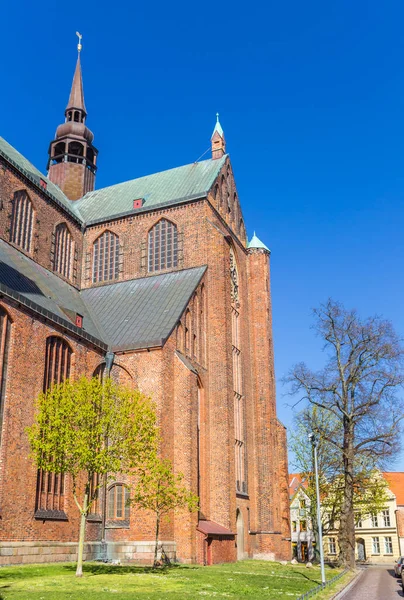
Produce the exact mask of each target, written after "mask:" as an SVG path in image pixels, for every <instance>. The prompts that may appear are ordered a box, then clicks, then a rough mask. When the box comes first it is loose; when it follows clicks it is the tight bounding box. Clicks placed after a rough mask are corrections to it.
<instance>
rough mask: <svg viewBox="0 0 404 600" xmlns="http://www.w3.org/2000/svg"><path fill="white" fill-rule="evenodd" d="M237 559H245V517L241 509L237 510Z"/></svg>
mask: <svg viewBox="0 0 404 600" xmlns="http://www.w3.org/2000/svg"><path fill="white" fill-rule="evenodd" d="M236 524H237V560H244V558H245V552H244V519H243V515H242V514H241V511H239V510H237V521H236Z"/></svg>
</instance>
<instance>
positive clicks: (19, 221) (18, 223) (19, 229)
mask: <svg viewBox="0 0 404 600" xmlns="http://www.w3.org/2000/svg"><path fill="white" fill-rule="evenodd" d="M33 220H34V210H33V207H32V203H31V200H30V199H29V196H28V194H27V192H26V191H25V190H21V191H20V192H16V193H15V194H14V198H13V209H12V213H11V227H10V242H13V243H14V244H17V246H20V248H22V249H23V250H26V251H27V252H30V250H31V241H32V225H33Z"/></svg>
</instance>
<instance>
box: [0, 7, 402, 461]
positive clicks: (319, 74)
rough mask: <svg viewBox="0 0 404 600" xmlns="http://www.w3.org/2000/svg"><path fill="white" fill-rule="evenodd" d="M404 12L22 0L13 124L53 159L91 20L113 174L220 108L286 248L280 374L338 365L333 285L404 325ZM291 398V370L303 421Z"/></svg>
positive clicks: (236, 153)
mask: <svg viewBox="0 0 404 600" xmlns="http://www.w3.org/2000/svg"><path fill="white" fill-rule="evenodd" d="M403 23H404V4H403V2H402V0H387V1H386V2H383V3H381V2H380V1H378V2H376V1H375V0H369V1H364V0H357V1H356V2H352V0H350V1H348V0H340V2H324V1H323V0H322V1H321V2H320V1H310V2H305V3H302V2H298V1H297V0H290V1H289V2H279V1H277V2H275V1H272V0H268V1H267V2H250V3H245V2H244V3H240V4H239V5H238V4H237V3H235V2H230V1H227V2H221V3H218V2H212V1H211V0H207V1H205V2H203V3H192V2H178V1H177V2H169V3H167V2H161V1H160V0H157V1H156V2H153V3H152V2H148V3H144V2H142V3H134V2H128V1H127V0H125V1H121V2H115V3H114V2H105V1H98V2H95V3H92V4H91V3H75V4H74V3H73V4H72V3H70V4H69V3H66V2H53V3H49V2H43V1H42V2H41V1H40V2H29V1H28V0H23V1H22V2H18V3H10V2H8V3H5V4H4V5H3V6H2V25H3V27H2V36H1V45H2V48H1V50H2V60H1V66H0V70H1V82H2V83H1V87H2V93H1V94H0V124H1V128H0V134H1V135H2V136H3V137H5V138H6V139H7V140H8V141H9V142H10V143H12V144H13V145H14V146H16V147H17V148H18V150H20V151H21V152H22V153H23V154H24V155H25V156H27V157H28V158H29V159H30V160H31V161H32V162H33V163H34V164H35V165H36V166H37V167H38V168H40V169H43V170H44V169H45V166H46V159H47V149H48V144H49V141H50V140H51V139H52V137H53V135H54V132H55V129H56V126H57V125H58V124H59V123H60V122H62V120H63V112H64V108H65V105H66V102H67V99H68V94H69V89H70V84H71V79H72V76H73V70H74V65H75V60H76V37H75V31H76V30H78V31H80V32H81V33H82V34H83V36H84V37H83V53H82V65H83V74H84V89H85V97H86V104H87V110H88V113H89V116H88V125H89V127H90V128H91V129H92V130H93V132H94V133H95V143H96V145H97V146H98V148H99V150H100V155H99V171H98V176H97V187H102V186H105V185H108V184H112V183H116V182H119V181H124V180H127V179H132V178H134V177H137V176H141V175H144V174H147V173H151V172H155V171H159V170H163V169H167V168H171V167H175V166H179V165H181V164H186V163H189V162H192V161H194V160H196V159H197V158H198V157H199V156H200V155H201V154H202V153H203V152H204V151H205V150H206V149H207V148H208V147H209V143H210V142H209V140H210V135H211V132H212V129H213V126H214V121H215V113H216V111H219V112H220V115H221V123H222V126H223V128H224V131H225V134H226V139H227V148H228V151H229V152H230V154H231V159H232V162H233V167H234V171H235V175H236V182H237V187H238V191H239V195H240V198H241V201H242V206H243V212H244V217H245V220H246V224H247V229H248V234H249V237H251V235H252V233H253V231H254V229H255V230H256V232H257V235H258V236H259V237H260V238H261V239H262V241H264V242H265V243H266V244H267V245H268V246H269V248H270V249H271V250H272V259H271V260H272V291H273V316H274V337H275V355H276V369H277V378H278V380H279V379H281V377H282V376H283V375H284V374H285V373H286V372H287V370H288V369H289V368H290V366H291V365H292V364H293V363H294V362H297V361H300V360H305V361H306V362H307V363H308V364H309V365H311V366H313V367H318V366H320V365H321V354H320V351H319V350H320V343H319V340H317V339H316V338H314V336H313V333H312V332H311V331H310V329H309V326H310V322H311V318H310V313H311V308H312V307H314V306H318V304H319V303H320V302H322V301H324V300H326V299H327V297H328V296H332V297H334V298H335V299H338V300H340V301H342V302H344V303H345V304H346V305H347V306H348V307H356V308H357V309H358V310H359V311H360V313H361V314H362V315H364V316H366V315H370V314H374V313H378V314H381V315H384V316H385V317H387V318H389V319H391V320H392V321H393V323H394V325H395V327H396V329H397V330H398V331H399V333H400V334H402V335H404V314H403V300H402V296H403V264H404V245H403V222H404V203H403V198H404V35H403ZM286 402H288V400H287V399H286V398H285V397H284V396H283V390H282V385H281V383H280V382H279V383H278V414H279V416H280V418H281V420H283V422H285V423H286V424H287V425H289V424H290V422H291V411H290V409H289V408H287V407H286V406H285V403H286ZM394 468H395V469H397V470H399V469H400V470H404V458H401V459H400V461H399V462H398V463H397V464H396V465H392V469H394Z"/></svg>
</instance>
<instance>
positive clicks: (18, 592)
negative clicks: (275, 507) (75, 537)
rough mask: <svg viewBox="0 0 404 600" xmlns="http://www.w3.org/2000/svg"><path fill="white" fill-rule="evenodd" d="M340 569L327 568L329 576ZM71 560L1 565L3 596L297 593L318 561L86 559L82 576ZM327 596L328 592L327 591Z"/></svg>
mask: <svg viewBox="0 0 404 600" xmlns="http://www.w3.org/2000/svg"><path fill="white" fill-rule="evenodd" d="M338 572H339V570H338V569H327V578H328V579H329V578H331V577H333V576H334V575H336V574H337V573H338ZM74 573H75V565H73V564H51V565H27V566H23V567H17V566H16V567H0V598H1V600H9V599H10V600H14V599H15V600H17V599H18V600H25V599H27V600H53V599H54V600H67V599H68V598H69V599H74V600H76V599H77V600H98V599H101V600H102V599H103V598H114V599H116V600H121V599H122V600H123V599H127V598H139V599H141V600H165V599H168V600H174V599H175V600H191V599H192V600H198V599H203V598H205V597H206V598H210V597H214V598H233V599H236V598H241V599H247V598H251V599H254V600H260V599H262V598H265V599H267V600H276V599H278V598H296V597H298V596H300V595H301V594H303V593H304V592H307V591H308V590H310V589H312V588H313V587H316V586H317V585H318V584H319V582H320V581H319V580H320V570H319V568H318V567H313V568H312V569H306V568H305V567H304V566H300V565H286V566H283V565H281V564H279V563H272V562H264V561H252V560H249V561H243V562H239V563H232V564H222V565H215V566H213V567H201V566H196V565H175V566H173V567H171V568H169V569H164V570H153V569H151V568H145V567H138V566H115V565H104V564H100V563H86V564H85V565H84V575H83V577H82V578H81V579H80V578H76V577H75V574H74ZM330 596H331V593H330Z"/></svg>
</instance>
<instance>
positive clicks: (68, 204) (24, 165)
mask: <svg viewBox="0 0 404 600" xmlns="http://www.w3.org/2000/svg"><path fill="white" fill-rule="evenodd" d="M0 156H4V158H5V159H6V160H8V161H9V162H10V163H11V164H14V166H15V167H17V168H18V170H19V171H22V173H23V174H24V175H26V176H27V177H28V178H29V179H31V181H32V182H33V183H35V185H38V186H40V179H43V180H44V181H45V182H46V184H47V186H46V193H47V194H48V195H50V196H53V198H54V199H56V202H57V203H58V204H61V205H62V206H63V207H64V208H66V209H67V210H68V211H69V213H70V214H73V215H74V216H75V218H76V219H79V217H78V215H77V214H76V211H75V210H74V203H73V202H72V201H71V200H69V198H68V197H67V196H65V195H64V193H63V192H62V190H61V189H60V188H59V187H58V186H57V185H55V184H54V183H52V182H51V181H50V180H49V179H48V178H47V177H46V176H45V175H43V174H42V173H41V172H40V171H38V169H37V168H36V167H34V165H33V164H32V163H30V162H29V160H27V159H26V158H25V157H24V156H23V155H22V154H20V153H19V152H17V150H16V149H15V148H13V146H11V145H10V144H9V143H8V142H6V140H5V139H4V138H2V137H0Z"/></svg>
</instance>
